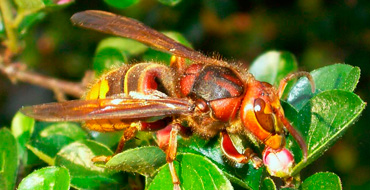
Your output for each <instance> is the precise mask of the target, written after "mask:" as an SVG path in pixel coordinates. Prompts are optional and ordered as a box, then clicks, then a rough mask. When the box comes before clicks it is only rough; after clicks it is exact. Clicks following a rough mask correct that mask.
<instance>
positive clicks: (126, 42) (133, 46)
mask: <svg viewBox="0 0 370 190" xmlns="http://www.w3.org/2000/svg"><path fill="white" fill-rule="evenodd" d="M105 48H113V49H117V50H118V51H120V52H128V54H129V55H139V54H141V53H144V51H145V50H147V49H148V47H147V46H145V45H144V44H142V43H140V42H137V41H135V40H131V39H127V38H120V37H109V38H105V39H104V40H102V41H100V43H99V45H98V47H97V48H96V52H99V51H101V50H103V49H105Z"/></svg>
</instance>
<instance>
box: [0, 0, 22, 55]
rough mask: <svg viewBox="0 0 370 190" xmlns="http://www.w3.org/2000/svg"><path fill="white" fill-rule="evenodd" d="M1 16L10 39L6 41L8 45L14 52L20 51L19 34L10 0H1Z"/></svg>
mask: <svg viewBox="0 0 370 190" xmlns="http://www.w3.org/2000/svg"><path fill="white" fill-rule="evenodd" d="M0 10H1V16H2V18H3V21H4V27H5V31H6V35H7V37H8V40H7V42H6V45H7V47H8V48H9V50H10V51H11V52H12V53H18V52H19V51H20V48H19V42H18V36H17V33H16V31H15V29H14V26H13V21H14V20H13V19H14V18H13V13H12V10H13V7H12V5H11V2H10V1H9V0H0Z"/></svg>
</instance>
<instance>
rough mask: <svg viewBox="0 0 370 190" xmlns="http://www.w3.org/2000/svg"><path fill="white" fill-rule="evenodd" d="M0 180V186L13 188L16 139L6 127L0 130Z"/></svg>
mask: <svg viewBox="0 0 370 190" xmlns="http://www.w3.org/2000/svg"><path fill="white" fill-rule="evenodd" d="M0 139H1V143H0V181H2V182H1V183H2V184H1V185H2V186H1V187H2V188H3V189H6V190H13V189H14V185H15V181H16V177H17V169H18V150H17V149H18V148H17V141H16V140H15V138H14V136H13V135H12V133H11V132H10V131H9V129H7V128H5V127H4V128H2V129H1V130H0Z"/></svg>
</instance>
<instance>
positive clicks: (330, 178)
mask: <svg viewBox="0 0 370 190" xmlns="http://www.w3.org/2000/svg"><path fill="white" fill-rule="evenodd" d="M321 189H330V190H336V189H337V190H341V189H342V183H341V181H340V178H339V177H338V176H337V175H336V174H334V173H330V172H320V173H316V174H314V175H312V176H310V177H309V178H307V179H306V180H304V182H303V184H302V190H321Z"/></svg>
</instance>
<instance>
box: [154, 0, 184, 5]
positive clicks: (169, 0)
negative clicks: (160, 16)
mask: <svg viewBox="0 0 370 190" xmlns="http://www.w3.org/2000/svg"><path fill="white" fill-rule="evenodd" d="M158 1H159V2H160V3H162V4H164V5H169V6H175V5H177V4H178V3H180V2H181V0H158Z"/></svg>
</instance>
